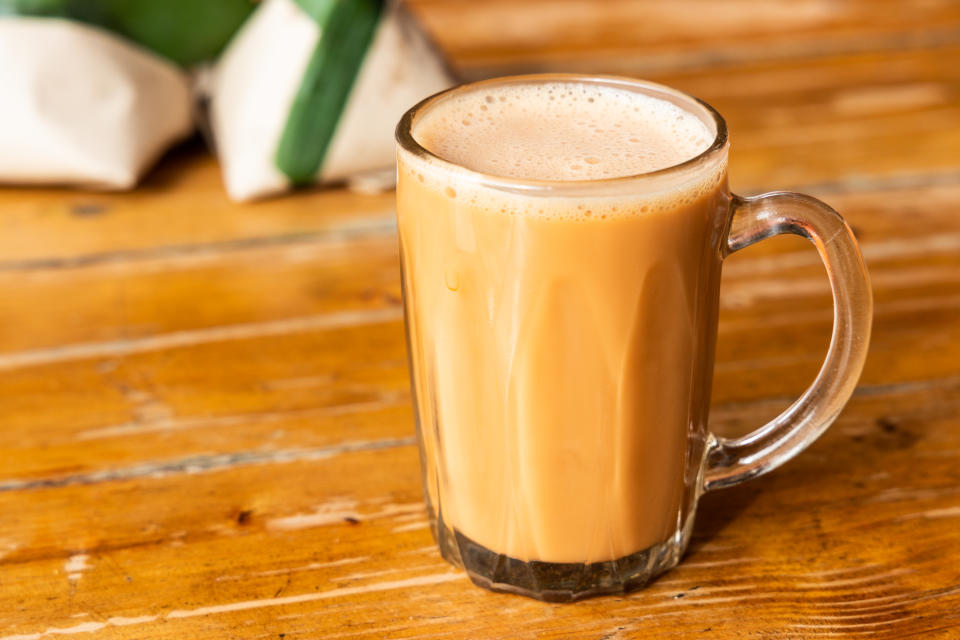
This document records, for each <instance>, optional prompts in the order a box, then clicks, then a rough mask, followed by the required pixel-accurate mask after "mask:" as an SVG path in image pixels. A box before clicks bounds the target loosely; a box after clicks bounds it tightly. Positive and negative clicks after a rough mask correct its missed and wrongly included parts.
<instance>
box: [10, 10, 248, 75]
mask: <svg viewBox="0 0 960 640" xmlns="http://www.w3.org/2000/svg"><path fill="white" fill-rule="evenodd" d="M253 9H254V4H253V2H251V0H0V15H3V14H6V15H30V16H49V17H60V18H69V19H71V20H78V21H81V22H86V23H89V24H94V25H97V26H100V27H104V28H106V29H109V30H111V31H114V32H116V33H119V34H120V35H123V36H126V37H127V38H130V39H131V40H134V41H135V42H138V43H139V44H141V45H143V46H145V47H147V48H148V49H152V50H153V51H155V52H156V53H158V54H160V55H162V56H164V57H166V58H169V59H170V60H172V61H174V62H176V63H178V64H181V65H183V66H188V65H192V64H196V63H198V62H203V61H204V60H210V59H213V58H215V57H216V56H217V54H219V53H220V51H221V50H222V49H223V47H224V46H225V45H226V44H227V42H228V41H229V40H230V38H231V36H233V34H234V32H236V30H237V29H238V28H240V25H241V24H243V21H244V20H245V19H246V18H247V16H248V15H250V13H251V12H252V11H253Z"/></svg>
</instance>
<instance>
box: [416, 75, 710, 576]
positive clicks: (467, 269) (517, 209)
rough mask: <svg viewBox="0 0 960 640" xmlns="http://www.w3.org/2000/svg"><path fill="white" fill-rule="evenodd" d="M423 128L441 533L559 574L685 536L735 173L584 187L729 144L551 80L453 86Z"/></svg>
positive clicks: (648, 103) (425, 359)
mask: <svg viewBox="0 0 960 640" xmlns="http://www.w3.org/2000/svg"><path fill="white" fill-rule="evenodd" d="M412 133H413V137H414V138H415V139H416V140H417V142H419V144H420V145H421V146H422V147H424V148H425V149H427V150H429V151H430V152H432V154H434V156H436V157H431V156H429V155H414V154H413V153H410V152H408V151H401V152H400V156H399V170H398V171H399V178H398V179H399V182H398V191H397V198H398V224H399V233H400V241H401V253H402V266H403V284H404V296H405V305H406V317H407V330H408V340H409V352H410V360H411V366H412V376H413V385H412V386H413V391H414V396H415V402H416V409H417V415H418V420H419V429H420V442H421V449H422V450H421V454H422V455H423V456H424V457H425V458H426V459H428V460H432V461H435V464H426V465H424V474H425V477H424V482H425V486H426V493H427V498H428V500H429V502H430V504H431V508H432V509H433V511H434V513H435V515H437V516H438V518H440V519H441V522H442V526H445V527H451V528H453V529H454V530H455V531H457V532H458V533H459V534H461V535H463V536H465V537H467V538H469V539H470V540H472V541H473V542H474V543H476V544H478V545H481V546H482V547H485V548H486V549H488V550H491V551H493V552H495V553H497V554H504V555H507V556H510V557H512V558H515V559H518V560H522V561H531V560H538V561H546V562H558V563H568V562H574V563H593V562H600V561H606V560H613V559H617V558H622V557H625V556H628V555H631V554H634V553H637V552H640V551H643V550H646V549H648V548H650V547H652V546H653V545H656V544H658V543H661V542H663V541H665V540H666V539H668V538H669V537H671V536H673V535H674V533H675V532H676V531H677V530H678V529H679V528H680V526H681V525H682V524H683V522H682V519H683V518H684V517H685V514H687V513H688V512H689V510H690V509H689V507H690V504H691V500H694V499H695V497H693V496H692V495H691V492H693V491H695V489H694V488H693V487H695V486H698V485H697V482H695V480H696V479H695V478H691V477H690V474H696V473H697V470H698V469H699V468H700V463H701V460H702V456H703V441H704V438H705V434H706V425H705V423H706V416H707V408H708V404H709V391H710V375H711V371H712V369H713V362H712V361H713V348H714V342H715V336H716V309H717V301H716V298H717V293H718V289H719V273H720V256H719V254H718V249H717V247H718V246H719V244H720V243H719V238H720V236H721V235H722V232H723V228H722V227H723V224H724V221H725V220H726V217H727V216H726V215H725V214H724V212H726V211H727V209H728V207H729V195H728V192H727V189H726V176H725V173H724V171H725V170H724V168H723V167H724V166H725V163H723V164H722V165H718V166H717V167H716V168H715V169H712V170H709V171H706V172H700V173H697V174H696V176H695V177H691V178H689V179H688V180H686V181H685V182H683V183H681V184H672V185H670V186H669V187H667V188H663V189H660V190H653V191H650V190H646V189H637V190H635V192H640V193H641V195H609V194H608V195H603V196H600V195H591V193H592V192H589V189H585V190H584V193H583V194H581V195H576V194H574V193H573V191H576V189H573V190H571V188H570V187H571V184H570V183H572V182H574V181H597V180H607V179H612V178H618V177H623V176H635V175H638V174H648V173H651V172H655V171H657V170H659V169H664V168H667V167H670V166H674V165H677V164H680V163H682V162H684V161H686V160H688V159H690V158H693V157H695V156H697V155H698V154H700V153H701V152H703V151H704V150H706V149H707V148H708V147H709V146H710V145H711V143H712V141H713V138H714V135H715V131H713V130H712V129H711V128H710V126H709V125H708V124H705V123H704V122H703V121H702V120H701V119H700V118H699V117H697V116H696V115H693V114H691V113H688V112H687V111H685V110H683V109H682V108H681V107H679V106H676V105H675V104H673V103H672V102H670V101H668V100H661V99H658V98H655V97H651V96H648V95H644V94H640V93H635V92H631V91H629V90H627V89H620V88H616V87H610V86H600V85H591V84H581V83H577V82H574V81H569V82H568V81H557V82H542V83H536V84H518V85H504V86H494V87H488V88H482V87H481V88H478V89H476V90H468V91H461V92H454V93H452V94H450V95H448V96H447V97H445V98H444V99H442V100H441V101H439V102H437V103H436V104H434V105H432V106H431V107H430V108H429V109H428V110H427V111H425V112H423V113H421V114H420V115H419V116H418V117H417V119H416V121H415V122H414V124H413V129H412ZM437 157H438V158H440V159H442V161H438V160H437ZM444 161H446V162H444ZM475 172H479V173H482V174H488V175H492V176H500V177H505V178H515V179H523V180H528V181H530V180H533V181H545V182H543V183H538V184H539V185H540V186H541V187H543V186H549V185H551V184H552V185H563V186H564V188H561V189H557V190H552V189H549V188H543V189H538V190H536V192H535V193H529V192H527V191H526V190H524V189H523V188H521V187H518V186H516V185H511V184H510V183H509V181H507V183H506V184H497V185H490V184H487V183H485V182H484V181H483V180H482V179H478V176H477V174H476V173H475ZM574 186H575V185H574ZM623 193H629V190H624V191H623Z"/></svg>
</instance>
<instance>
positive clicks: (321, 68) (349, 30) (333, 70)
mask: <svg viewBox="0 0 960 640" xmlns="http://www.w3.org/2000/svg"><path fill="white" fill-rule="evenodd" d="M297 4H299V5H300V7H301V8H303V9H304V10H305V11H306V12H307V13H308V14H309V15H310V16H311V17H313V18H314V19H315V20H318V24H319V26H320V39H319V41H318V42H317V46H316V48H315V49H314V51H313V54H312V55H311V57H310V61H309V63H308V64H307V69H306V71H305V72H304V74H303V79H302V80H301V82H300V88H299V89H298V91H297V95H296V97H295V98H294V101H293V105H292V106H291V108H290V114H289V115H288V116H287V123H286V126H285V127H284V130H283V135H282V136H281V137H280V142H279V144H278V145H277V153H276V156H275V157H274V162H275V163H276V166H277V168H278V169H280V171H282V172H283V173H284V174H286V176H287V177H289V178H290V180H291V181H293V182H294V183H296V184H302V183H309V182H312V181H313V179H314V176H315V175H316V173H317V170H318V169H319V168H320V166H321V164H322V163H323V158H324V156H325V155H326V153H327V148H328V147H329V146H330V140H331V139H332V138H333V134H334V132H335V131H336V129H337V123H338V122H339V120H340V115H341V113H342V112H343V107H344V105H346V102H347V98H348V97H349V96H350V90H351V89H352V88H353V83H354V80H355V79H356V76H357V73H358V72H359V71H360V66H361V65H362V64H363V59H364V56H365V55H366V52H367V48H368V47H369V46H370V42H371V41H372V40H373V35H374V33H375V31H376V28H377V24H378V22H379V19H380V14H381V11H382V9H383V1H382V0H297Z"/></svg>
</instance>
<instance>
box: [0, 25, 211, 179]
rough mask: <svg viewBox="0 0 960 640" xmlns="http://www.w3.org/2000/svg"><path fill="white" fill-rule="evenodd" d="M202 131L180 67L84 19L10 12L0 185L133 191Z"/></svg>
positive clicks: (0, 109) (2, 84) (4, 44)
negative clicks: (179, 144)
mask: <svg viewBox="0 0 960 640" xmlns="http://www.w3.org/2000/svg"><path fill="white" fill-rule="evenodd" d="M192 130H193V123H192V120H191V96H190V84H189V80H188V78H187V76H186V74H185V73H183V72H182V71H181V70H179V69H178V68H177V67H176V66H174V65H173V64H171V63H169V62H166V61H165V60H163V59H161V58H159V57H157V56H156V55H154V54H152V53H150V52H148V51H146V50H144V49H141V48H140V47H138V46H136V45H134V44H130V43H128V42H127V41H125V40H123V39H121V38H120V37H117V36H114V35H112V34H110V33H107V32H105V31H101V30H100V29H97V28H95V27H89V26H86V25H83V24H80V23H77V22H72V21H68V20H61V19H55V18H19V17H16V18H15V17H4V18H0V182H4V183H18V184H69V185H79V186H85V187H92V188H100V189H127V188H130V187H133V186H134V185H135V184H136V182H137V180H138V178H139V177H140V176H141V175H142V174H143V172H144V171H146V170H147V169H148V168H149V167H150V166H151V165H152V164H153V163H154V161H155V160H156V159H157V158H158V157H159V156H160V154H162V153H163V151H164V150H165V149H167V147H169V146H170V145H171V144H172V143H173V142H175V141H176V140H178V139H180V138H183V137H185V136H187V135H189V133H190V132H191V131H192Z"/></svg>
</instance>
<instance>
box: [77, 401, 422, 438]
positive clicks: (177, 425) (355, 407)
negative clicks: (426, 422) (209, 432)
mask: <svg viewBox="0 0 960 640" xmlns="http://www.w3.org/2000/svg"><path fill="white" fill-rule="evenodd" d="M409 401H410V393H409V392H408V391H397V392H391V393H378V394H376V397H375V398H374V399H372V400H369V401H365V402H353V403H348V404H337V405H331V406H326V407H309V408H306V409H292V410H289V411H265V412H261V413H239V414H231V415H225V416H211V417H202V418H170V419H159V420H149V421H142V422H125V423H123V424H116V425H110V426H107V427H98V428H96V429H88V430H86V431H81V432H80V433H78V434H77V436H76V439H77V440H98V439H100V438H114V437H122V436H127V435H139V434H142V433H158V432H164V431H182V430H184V429H189V430H193V429H203V428H220V427H234V426H241V425H251V424H268V423H271V422H282V421H285V420H291V419H297V418H320V417H325V416H338V415H344V414H349V413H360V412H368V411H369V412H372V411H378V410H380V409H386V408H389V407H397V406H402V405H405V404H407V403H408V402H409Z"/></svg>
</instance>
